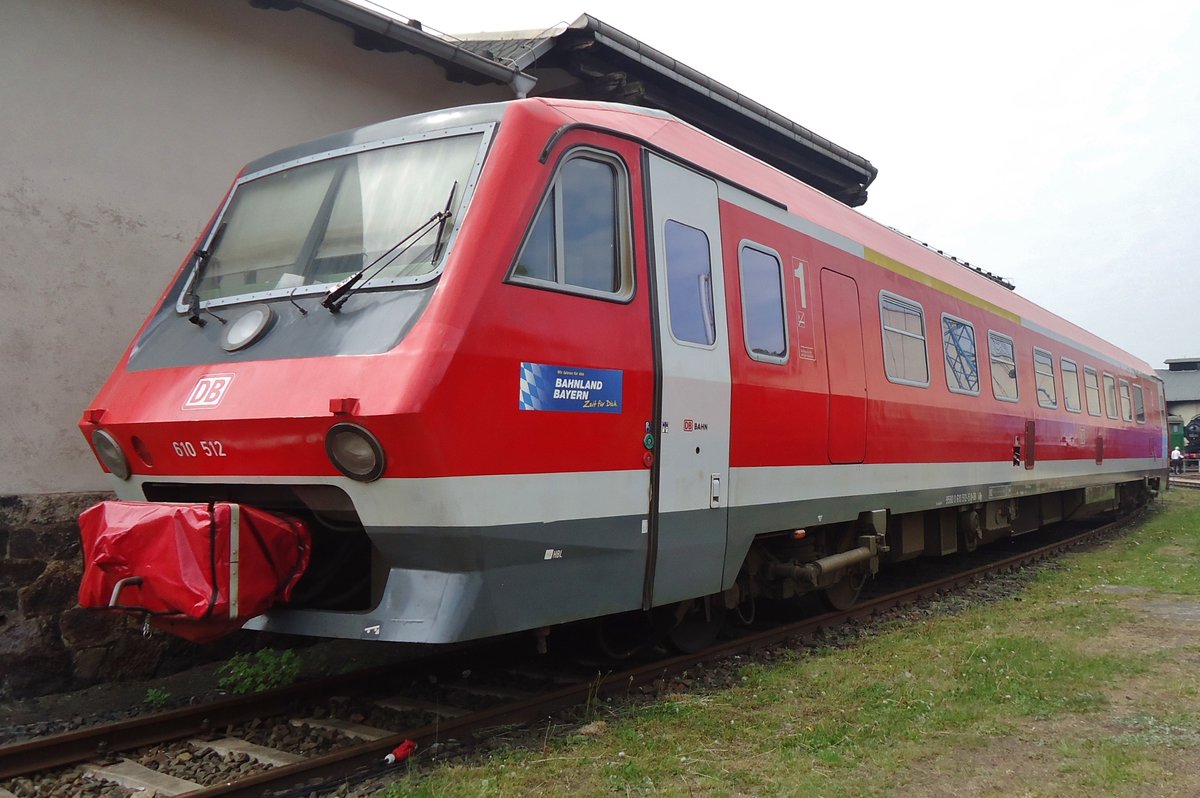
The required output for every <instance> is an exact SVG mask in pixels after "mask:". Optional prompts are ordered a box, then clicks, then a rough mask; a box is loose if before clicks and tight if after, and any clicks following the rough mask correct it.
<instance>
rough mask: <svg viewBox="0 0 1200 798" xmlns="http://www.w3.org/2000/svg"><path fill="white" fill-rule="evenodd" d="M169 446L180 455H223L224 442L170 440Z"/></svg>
mask: <svg viewBox="0 0 1200 798" xmlns="http://www.w3.org/2000/svg"><path fill="white" fill-rule="evenodd" d="M171 448H172V449H174V450H175V454H177V455H179V456H180V457H199V456H200V455H204V456H205V457H224V456H225V444H223V443H221V442H220V441H197V442H196V443H192V442H191V441H171Z"/></svg>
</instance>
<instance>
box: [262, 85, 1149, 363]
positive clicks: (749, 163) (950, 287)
mask: <svg viewBox="0 0 1200 798" xmlns="http://www.w3.org/2000/svg"><path fill="white" fill-rule="evenodd" d="M546 112H550V113H551V114H552V115H555V116H557V117H558V119H557V120H556V121H554V120H552V121H551V124H552V125H553V126H554V127H560V126H563V125H570V124H573V123H574V124H583V125H588V126H595V127H598V128H605V129H610V130H612V131H614V132H617V133H621V134H623V135H626V136H628V137H631V138H633V139H637V140H641V141H643V142H645V143H646V144H648V145H650V146H652V147H656V148H659V149H661V150H663V151H665V152H668V153H673V154H675V155H676V156H677V157H679V158H682V159H683V160H686V161H688V162H691V163H693V164H695V165H697V166H699V167H701V168H703V169H705V170H707V171H709V172H711V173H712V174H714V175H719V176H721V177H722V178H724V179H726V180H727V181H730V182H732V183H733V184H735V185H738V186H741V187H744V188H748V189H750V190H752V191H753V192H756V193H758V194H760V195H761V196H763V197H766V198H768V199H770V200H771V201H773V202H775V203H777V204H778V205H780V206H782V207H784V208H786V209H787V210H788V211H789V212H790V213H792V214H795V215H797V216H802V217H804V218H805V219H807V220H809V221H810V222H813V223H815V224H817V225H819V226H821V227H823V228H825V229H827V230H830V231H832V232H834V233H837V234H839V235H841V236H845V237H846V238H848V239H850V240H852V241H854V242H857V243H859V244H861V245H863V246H864V247H866V248H868V249H869V250H871V251H873V252H875V253H878V254H879V255H882V256H883V260H884V261H886V262H888V263H889V265H890V267H893V268H895V267H899V269H896V270H899V271H902V272H903V271H905V270H907V272H906V273H908V276H910V277H913V278H914V279H917V280H918V281H920V282H926V283H927V284H930V285H936V286H939V287H940V288H941V289H942V290H944V291H947V292H948V293H952V294H955V295H957V296H959V297H968V298H970V301H973V302H974V303H975V304H982V305H983V306H984V307H989V308H991V309H993V310H999V311H1000V312H1001V313H1002V314H1009V315H1011V314H1015V315H1017V316H1018V317H1019V318H1020V322H1021V324H1022V325H1024V326H1027V327H1031V328H1033V329H1038V330H1041V331H1043V332H1046V333H1048V334H1050V335H1051V336H1052V337H1057V338H1061V339H1065V340H1067V341H1069V342H1070V343H1072V344H1074V345H1075V346H1077V347H1078V348H1080V349H1082V350H1085V351H1090V352H1092V353H1094V354H1095V355H1097V356H1098V357H1100V358H1101V359H1103V360H1105V361H1108V362H1110V363H1113V364H1120V365H1123V366H1125V367H1127V368H1129V369H1132V370H1136V371H1138V372H1140V373H1142V374H1144V375H1146V376H1148V377H1156V375H1155V373H1154V369H1152V368H1151V367H1150V365H1149V364H1148V363H1145V362H1144V361H1142V360H1140V359H1139V358H1136V357H1134V356H1133V355H1131V354H1129V353H1128V352H1125V351H1124V350H1122V349H1119V348H1118V347H1116V346H1114V345H1112V344H1110V343H1108V342H1107V341H1105V340H1103V339H1101V338H1100V337H1098V336H1096V335H1094V334H1092V333H1090V332H1088V331H1087V330H1085V329H1083V328H1082V327H1079V326H1077V325H1075V324H1073V323H1072V322H1069V321H1067V320H1066V319H1063V318H1062V317H1060V316H1058V315H1056V314H1054V313H1052V312H1050V311H1048V310H1046V309H1045V308H1042V307H1040V306H1039V305H1036V304H1034V303H1033V302H1031V301H1030V300H1028V299H1025V298H1024V297H1022V296H1021V295H1019V294H1017V293H1015V292H1013V291H1012V290H1010V289H1009V288H1008V287H1006V286H1005V285H1003V284H1001V283H999V282H997V281H995V280H994V278H993V277H991V276H988V275H985V274H981V273H978V272H976V271H975V270H973V269H971V268H969V267H965V265H964V264H963V263H962V262H961V261H958V260H953V259H951V258H950V257H948V256H945V255H942V254H939V253H938V252H936V251H934V250H932V249H930V248H929V247H927V246H926V245H925V244H922V243H921V242H918V241H916V240H915V239H912V238H910V237H908V236H906V235H904V234H903V233H900V232H898V231H896V230H894V229H893V228H890V227H887V226H886V225H883V224H881V223H879V222H877V221H875V220H874V219H872V218H870V217H869V216H866V215H865V214H863V213H861V212H859V211H857V210H855V209H853V208H851V207H849V206H848V205H846V204H844V203H841V202H838V201H836V200H833V199H831V198H830V197H829V196H828V195H826V194H824V193H823V192H821V191H819V190H818V189H816V188H813V187H812V186H810V185H808V184H807V183H804V182H803V181H801V180H799V179H797V178H795V177H793V176H791V175H788V174H785V173H783V172H781V171H779V170H778V169H775V168H774V167H773V166H771V165H770V164H767V163H764V162H763V161H761V160H759V159H757V158H755V157H753V156H751V155H748V154H747V153H744V152H742V151H740V150H738V149H736V148H735V147H733V146H731V145H730V144H728V143H726V142H724V141H721V140H719V139H717V138H715V137H714V136H712V135H710V134H708V133H706V132H704V131H703V130H700V129H699V128H696V127H694V126H693V125H691V124H689V123H687V122H685V121H683V120H681V119H678V118H676V117H674V116H672V115H670V114H668V113H665V112H663V111H659V110H653V109H647V108H640V107H636V106H629V105H621V104H617V103H604V102H593V101H583V100H567V99H552V98H544V97H537V98H530V99H525V100H510V101H507V102H500V103H488V104H482V105H470V106H463V107H460V108H453V109H449V110H444V111H432V112H429V113H424V114H417V115H414V116H408V117H402V118H400V119H393V120H389V121H386V122H379V123H376V124H372V125H367V126H364V127H359V128H353V129H350V130H346V131H342V132H340V133H335V134H333V135H331V136H326V137H324V138H321V139H317V140H315V141H311V142H307V143H305V144H299V145H296V146H293V147H289V148H287V149H283V150H280V151H278V152H275V153H272V154H270V155H267V156H265V157H263V158H260V159H258V160H256V161H253V162H252V163H250V164H248V165H247V167H246V169H245V172H246V173H253V172H257V171H260V170H263V169H269V168H272V167H274V166H278V165H280V164H283V163H287V162H290V161H295V160H299V159H303V158H306V157H310V156H315V155H317V154H320V153H322V152H328V151H330V150H339V149H344V148H347V147H353V146H355V145H360V144H367V143H370V142H378V141H383V140H387V139H393V138H402V137H408V136H413V135H419V134H423V133H432V132H435V131H439V130H446V129H451V128H462V127H470V126H474V125H483V124H491V123H500V122H505V123H507V122H509V121H511V122H513V123H516V124H517V125H518V126H520V125H521V124H522V121H523V120H530V119H531V118H532V117H533V116H537V115H541V116H545V115H546ZM541 124H545V121H543V122H542V123H541ZM550 132H553V128H552V129H551V131H550Z"/></svg>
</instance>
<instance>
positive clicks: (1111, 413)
mask: <svg viewBox="0 0 1200 798" xmlns="http://www.w3.org/2000/svg"><path fill="white" fill-rule="evenodd" d="M1104 412H1105V414H1106V415H1107V416H1108V417H1109V418H1116V417H1117V380H1116V378H1115V377H1113V375H1111V374H1105V375H1104Z"/></svg>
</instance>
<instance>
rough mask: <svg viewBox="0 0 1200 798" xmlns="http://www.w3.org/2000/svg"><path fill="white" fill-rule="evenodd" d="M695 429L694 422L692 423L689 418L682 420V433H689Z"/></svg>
mask: <svg viewBox="0 0 1200 798" xmlns="http://www.w3.org/2000/svg"><path fill="white" fill-rule="evenodd" d="M695 428H696V422H695V421H692V419H690V418H685V419H684V420H683V431H684V432H691V431H692V430H694V429H695Z"/></svg>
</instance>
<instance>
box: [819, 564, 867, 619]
mask: <svg viewBox="0 0 1200 798" xmlns="http://www.w3.org/2000/svg"><path fill="white" fill-rule="evenodd" d="M866 583H867V575H866V574H865V573H863V572H862V571H857V570H850V571H847V572H846V575H845V576H843V577H842V578H841V579H839V580H838V581H837V582H834V583H833V584H832V585H830V586H829V587H827V588H825V589H823V590H822V591H821V600H822V601H824V602H825V606H827V607H829V609H831V610H848V609H850V608H851V607H853V606H854V605H855V604H857V603H858V597H859V594H861V593H862V589H863V585H865V584H866Z"/></svg>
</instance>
